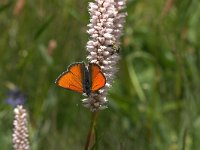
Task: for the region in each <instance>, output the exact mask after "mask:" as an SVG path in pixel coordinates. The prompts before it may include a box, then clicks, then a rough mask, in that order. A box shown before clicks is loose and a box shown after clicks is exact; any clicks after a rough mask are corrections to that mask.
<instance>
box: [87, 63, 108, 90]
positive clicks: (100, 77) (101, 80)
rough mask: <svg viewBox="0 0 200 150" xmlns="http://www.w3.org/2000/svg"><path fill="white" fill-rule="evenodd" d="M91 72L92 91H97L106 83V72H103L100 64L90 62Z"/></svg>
mask: <svg viewBox="0 0 200 150" xmlns="http://www.w3.org/2000/svg"><path fill="white" fill-rule="evenodd" d="M89 72H90V76H91V81H92V86H91V91H92V92H96V91H98V90H99V89H101V88H102V87H104V86H105V84H106V78H105V76H104V74H103V73H102V72H101V68H100V67H99V65H97V64H94V63H90V64H89Z"/></svg>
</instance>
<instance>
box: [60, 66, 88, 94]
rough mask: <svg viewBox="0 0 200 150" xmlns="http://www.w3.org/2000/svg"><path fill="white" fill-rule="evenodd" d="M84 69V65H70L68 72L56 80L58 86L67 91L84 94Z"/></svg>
mask: <svg viewBox="0 0 200 150" xmlns="http://www.w3.org/2000/svg"><path fill="white" fill-rule="evenodd" d="M83 68H85V64H84V63H75V64H72V65H70V66H69V68H68V70H67V71H66V72H63V73H62V74H61V75H60V76H59V77H58V78H57V79H56V84H57V85H58V86H60V87H63V88H65V89H69V90H73V91H76V92H79V93H83V84H82V80H83V77H82V76H83Z"/></svg>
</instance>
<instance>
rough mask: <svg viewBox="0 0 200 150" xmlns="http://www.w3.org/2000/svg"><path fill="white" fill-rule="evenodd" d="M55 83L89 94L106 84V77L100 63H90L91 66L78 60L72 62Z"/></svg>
mask: <svg viewBox="0 0 200 150" xmlns="http://www.w3.org/2000/svg"><path fill="white" fill-rule="evenodd" d="M55 83H56V84H57V85H58V86H60V87H62V88H65V89H68V90H72V91H76V92H79V93H86V94H87V96H89V95H90V93H94V92H97V91H98V90H99V89H101V88H102V87H104V86H105V84H106V78H105V76H104V74H103V73H102V72H101V68H100V67H99V65H97V64H95V63H89V66H86V65H85V63H84V62H78V63H74V64H71V65H70V66H69V67H68V70H67V71H65V72H63V73H62V74H61V75H60V76H59V77H58V78H57V79H56V81H55Z"/></svg>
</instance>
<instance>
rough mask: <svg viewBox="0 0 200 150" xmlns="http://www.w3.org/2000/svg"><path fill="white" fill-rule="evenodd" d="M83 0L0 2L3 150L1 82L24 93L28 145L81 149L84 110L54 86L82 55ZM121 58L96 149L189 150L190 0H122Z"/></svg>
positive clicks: (198, 34) (194, 46) (0, 107)
mask: <svg viewBox="0 0 200 150" xmlns="http://www.w3.org/2000/svg"><path fill="white" fill-rule="evenodd" d="M88 2H89V1H88V0H76V1H75V0H43V1H42V0H35V1H32V0H17V1H15V0H1V1H0V85H1V86H0V99H1V101H0V149H1V150H10V149H12V138H11V137H12V127H13V125H12V122H13V108H12V107H11V106H9V105H8V104H6V103H5V99H6V97H7V92H8V91H9V89H8V85H10V84H14V85H16V86H17V87H19V88H20V89H21V90H22V91H23V92H24V93H25V94H26V95H27V102H26V108H27V110H28V113H29V132H30V144H31V147H32V150H44V149H48V150H68V149H70V150H71V149H73V150H78V149H83V146H84V143H85V140H86V136H87V132H88V128H89V124H90V115H91V113H90V112H89V110H87V109H86V108H84V107H83V106H82V104H81V101H80V100H81V99H82V98H83V96H82V95H80V94H77V93H74V92H71V91H67V90H64V89H61V88H59V87H57V86H56V85H55V84H54V81H55V79H56V78H57V76H58V75H59V74H60V73H61V72H62V71H64V70H65V69H66V68H67V66H68V65H69V64H70V63H73V62H76V61H82V60H86V55H87V53H86V50H85V46H86V42H87V41H88V38H89V36H88V34H87V33H86V30H87V24H88V23H89V14H88V11H87V7H88ZM127 6H128V7H127V9H126V11H127V12H128V16H127V18H126V24H125V27H124V35H123V37H122V39H121V44H122V45H121V52H120V54H121V60H120V62H119V65H118V67H119V71H118V73H117V78H116V79H115V81H114V83H113V87H112V88H111V89H110V91H109V95H108V99H109V105H108V109H106V110H103V111H101V112H100V113H99V116H98V123H97V138H98V149H100V150H103V149H104V150H125V149H126V150H133V149H135V150H198V149H199V147H200V77H199V74H200V42H199V40H200V29H199V25H200V13H199V10H200V1H199V0H153V1H150V0H129V1H128V5H127Z"/></svg>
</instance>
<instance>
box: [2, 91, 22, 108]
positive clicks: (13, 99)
mask: <svg viewBox="0 0 200 150" xmlns="http://www.w3.org/2000/svg"><path fill="white" fill-rule="evenodd" d="M25 101H26V96H25V94H24V93H23V92H22V91H21V90H20V89H18V88H14V89H11V90H10V91H9V92H8V97H7V99H6V103H8V104H10V105H12V106H14V107H16V106H17V105H24V103H25Z"/></svg>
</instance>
